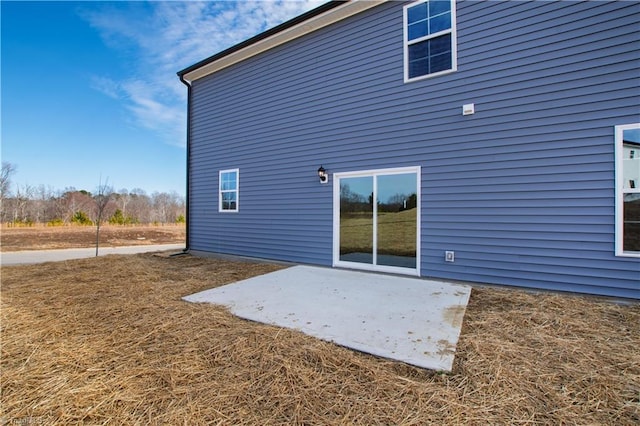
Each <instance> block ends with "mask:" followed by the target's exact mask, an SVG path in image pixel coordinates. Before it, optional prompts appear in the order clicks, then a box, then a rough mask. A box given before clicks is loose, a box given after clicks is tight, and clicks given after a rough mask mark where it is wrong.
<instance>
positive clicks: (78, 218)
mask: <svg viewBox="0 0 640 426" xmlns="http://www.w3.org/2000/svg"><path fill="white" fill-rule="evenodd" d="M71 223H75V224H76V225H93V221H92V220H91V219H89V216H87V214H86V213H85V212H83V211H77V212H76V213H75V214H74V215H73V217H72V218H71Z"/></svg>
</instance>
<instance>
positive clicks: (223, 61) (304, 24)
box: [178, 0, 387, 83]
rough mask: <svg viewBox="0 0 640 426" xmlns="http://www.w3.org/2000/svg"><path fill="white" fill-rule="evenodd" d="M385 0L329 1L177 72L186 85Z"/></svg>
mask: <svg viewBox="0 0 640 426" xmlns="http://www.w3.org/2000/svg"><path fill="white" fill-rule="evenodd" d="M385 1H387V0H352V1H348V0H347V1H344V0H339V1H331V2H328V3H325V4H323V5H321V6H319V7H317V8H315V9H313V10H311V11H309V12H307V13H304V14H302V15H300V16H298V17H296V18H293V19H291V20H289V21H287V22H285V23H283V24H280V25H278V26H276V27H273V28H271V29H270V30H267V31H265V32H263V33H260V34H258V35H256V36H254V37H252V38H250V39H248V40H246V41H244V42H242V43H239V44H237V45H235V46H232V47H230V48H228V49H226V50H223V51H222V52H220V53H218V54H216V55H213V56H211V57H209V58H207V59H204V60H203V61H200V62H198V63H196V64H194V65H192V66H190V67H187V68H185V69H183V70H182V71H179V72H178V76H179V77H180V79H181V80H183V81H187V82H189V83H191V82H193V81H194V80H197V79H199V78H202V77H205V76H207V75H210V74H213V73H214V72H217V71H220V70H221V69H224V68H226V67H228V66H231V65H233V64H236V63H238V62H241V61H244V60H245V59H248V58H250V57H252V56H255V55H258V54H260V53H262V52H264V51H267V50H269V49H273V48H274V47H277V46H280V45H281V44H284V43H287V42H289V41H291V40H294V39H296V38H298V37H302V36H303V35H305V34H309V33H311V32H313V31H316V30H318V29H320V28H323V27H326V26H327V25H331V24H333V23H335V22H338V21H341V20H343V19H345V18H348V17H349V16H353V15H355V14H357V13H360V12H363V11H365V10H367V9H370V8H372V7H374V6H377V5H379V4H381V3H384V2H385Z"/></svg>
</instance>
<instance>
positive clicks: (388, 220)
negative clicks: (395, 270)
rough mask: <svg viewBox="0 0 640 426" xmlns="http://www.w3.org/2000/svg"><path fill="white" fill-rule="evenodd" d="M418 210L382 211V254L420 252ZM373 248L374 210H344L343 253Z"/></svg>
mask: <svg viewBox="0 0 640 426" xmlns="http://www.w3.org/2000/svg"><path fill="white" fill-rule="evenodd" d="M416 212H417V209H415V208H414V209H410V210H405V211H401V212H379V213H378V235H377V237H378V254H389V255H396V256H407V257H415V256H416ZM372 252H373V216H372V213H367V212H364V213H363V212H357V213H342V214H341V218H340V254H341V255H344V254H349V253H372Z"/></svg>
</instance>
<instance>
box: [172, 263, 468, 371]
mask: <svg viewBox="0 0 640 426" xmlns="http://www.w3.org/2000/svg"><path fill="white" fill-rule="evenodd" d="M470 294H471V287H469V286H465V285H459V284H450V283H445V282H438V281H429V280H423V279H417V278H406V277H398V276H391V275H381V274H374V273H366V272H356V271H346V270H338V269H329V268H320V267H311V266H294V267H292V268H288V269H283V270H280V271H276V272H273V273H270V274H265V275H261V276H258V277H254V278H250V279H247V280H243V281H239V282H236V283H233V284H228V285H225V286H222V287H217V288H214V289H210V290H206V291H203V292H200V293H196V294H193V295H190V296H186V297H184V300H186V301H189V302H206V303H214V304H219V305H224V306H226V307H228V308H229V310H230V311H231V312H232V313H233V314H235V315H237V316H239V317H241V318H245V319H248V320H252V321H257V322H261V323H265V324H271V325H276V326H280V327H287V328H292V329H296V330H299V331H302V332H303V333H306V334H308V335H311V336H314V337H317V338H320V339H322V340H326V341H330V342H334V343H336V344H338V345H341V346H346V347H348V348H352V349H356V350H358V351H362V352H367V353H370V354H373V355H378V356H382V357H385V358H391V359H395V360H399V361H403V362H406V363H408V364H412V365H416V366H418V367H423V368H428V369H432V370H440V371H451V367H452V365H453V360H454V356H455V348H456V344H457V342H458V337H459V336H460V328H461V326H462V320H463V317H464V312H465V309H466V305H467V302H468V300H469V295H470Z"/></svg>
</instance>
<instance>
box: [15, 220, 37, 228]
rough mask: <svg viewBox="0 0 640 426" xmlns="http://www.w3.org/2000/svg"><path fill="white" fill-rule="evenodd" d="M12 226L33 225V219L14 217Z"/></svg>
mask: <svg viewBox="0 0 640 426" xmlns="http://www.w3.org/2000/svg"><path fill="white" fill-rule="evenodd" d="M12 224H13V226H17V227H20V226H33V220H31V219H16V220H14V221H13V222H12Z"/></svg>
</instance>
